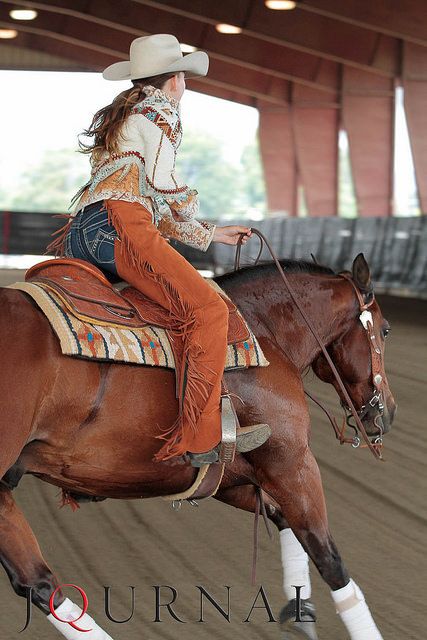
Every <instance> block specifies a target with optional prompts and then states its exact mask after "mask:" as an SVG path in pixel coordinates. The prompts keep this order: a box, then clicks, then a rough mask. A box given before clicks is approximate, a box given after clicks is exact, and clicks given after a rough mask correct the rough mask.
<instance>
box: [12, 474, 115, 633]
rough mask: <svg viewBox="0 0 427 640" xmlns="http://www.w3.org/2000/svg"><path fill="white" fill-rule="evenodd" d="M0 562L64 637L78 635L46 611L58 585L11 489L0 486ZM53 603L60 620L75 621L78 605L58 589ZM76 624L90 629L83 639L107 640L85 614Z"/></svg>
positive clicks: (18, 590) (16, 586)
mask: <svg viewBox="0 0 427 640" xmlns="http://www.w3.org/2000/svg"><path fill="white" fill-rule="evenodd" d="M0 562H1V564H2V565H3V567H4V568H5V570H6V573H7V575H8V576H9V580H10V582H11V585H12V587H13V589H14V591H15V592H16V593H17V594H18V595H19V596H23V597H28V592H29V588H30V587H31V588H32V591H31V601H32V603H33V604H35V605H36V607H38V608H39V609H40V610H41V611H43V613H45V614H46V615H47V617H48V620H49V621H50V622H52V624H54V626H55V627H56V628H57V629H58V630H59V631H61V633H62V634H63V635H64V636H65V637H66V638H69V639H70V640H74V639H76V640H77V639H78V638H81V637H82V635H83V634H82V632H81V631H77V630H75V629H73V628H72V627H71V626H70V625H69V623H68V622H59V620H56V619H55V618H54V616H53V615H52V613H50V609H49V599H50V596H51V594H52V593H53V591H55V589H56V588H57V587H58V586H59V585H58V581H57V579H56V577H55V576H54V574H53V573H52V571H51V569H50V568H49V567H48V565H47V564H46V562H45V560H44V558H43V556H42V554H41V551H40V547H39V545H38V542H37V540H36V538H35V536H34V533H33V532H32V530H31V528H30V526H29V524H28V522H27V521H26V519H25V517H24V515H23V513H22V511H21V510H20V509H19V508H18V506H17V505H16V503H15V501H14V499H13V497H12V493H11V491H10V490H9V489H8V488H6V487H5V486H2V487H0ZM53 606H54V609H55V613H56V614H59V617H61V618H62V619H65V618H67V614H69V613H70V617H69V618H68V619H71V620H76V619H77V618H78V616H79V615H80V613H81V609H80V607H77V605H73V603H72V602H71V600H69V599H68V598H64V595H63V593H62V592H61V590H60V589H59V590H58V591H57V592H56V594H55V597H54V603H53ZM58 607H59V609H58ZM85 618H86V619H85ZM78 625H80V626H81V628H82V629H92V631H89V632H88V633H85V634H84V637H85V640H111V638H110V636H109V635H107V634H106V633H105V632H104V631H103V630H102V629H100V627H98V625H97V624H96V622H94V620H92V618H91V617H90V616H88V615H87V614H86V613H85V614H84V616H83V617H82V618H80V620H79V623H78ZM73 634H74V635H73Z"/></svg>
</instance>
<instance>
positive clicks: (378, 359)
mask: <svg viewBox="0 0 427 640" xmlns="http://www.w3.org/2000/svg"><path fill="white" fill-rule="evenodd" d="M338 276H339V277H341V278H344V279H345V280H347V281H348V282H349V283H350V284H351V286H352V287H353V289H354V292H355V293H356V296H357V299H358V302H359V311H360V315H359V320H360V322H361V324H362V326H363V328H364V329H365V331H366V337H367V339H368V345H369V351H370V355H371V372H372V373H371V376H372V385H373V393H372V396H371V397H370V398H369V400H367V402H366V403H365V404H364V405H362V407H361V408H360V409H359V410H358V411H357V415H358V416H359V419H360V420H363V418H365V416H366V415H367V414H368V413H369V412H370V411H372V409H374V408H375V407H377V415H376V416H375V418H374V424H375V426H376V427H377V429H378V431H379V433H380V435H379V436H376V437H375V438H374V440H373V442H372V444H373V445H374V446H375V445H376V446H377V447H378V446H382V442H383V441H382V432H383V428H382V426H381V425H380V424H378V422H377V419H378V418H381V417H382V416H383V415H384V390H383V386H384V377H385V375H384V362H383V357H382V352H381V348H380V347H379V345H378V342H377V339H376V336H375V332H374V321H373V318H372V313H371V312H370V311H369V307H371V306H372V304H373V303H374V300H375V296H374V293H373V290H370V291H369V292H368V293H369V294H370V297H369V301H367V302H366V301H365V300H364V298H363V296H362V294H361V293H360V291H359V289H358V288H357V287H356V285H355V283H354V281H353V279H352V277H351V275H350V274H348V273H346V272H343V273H339V274H338ZM341 405H342V407H343V408H344V410H345V411H347V412H348V415H347V417H346V424H347V425H348V426H349V427H351V428H353V429H355V430H356V426H355V425H353V424H352V423H351V422H350V420H351V418H352V415H351V410H350V408H349V407H348V406H347V405H346V404H345V402H343V401H341ZM352 444H353V446H354V447H358V446H359V445H360V438H359V437H358V436H357V435H356V436H355V438H354V442H353V443H352Z"/></svg>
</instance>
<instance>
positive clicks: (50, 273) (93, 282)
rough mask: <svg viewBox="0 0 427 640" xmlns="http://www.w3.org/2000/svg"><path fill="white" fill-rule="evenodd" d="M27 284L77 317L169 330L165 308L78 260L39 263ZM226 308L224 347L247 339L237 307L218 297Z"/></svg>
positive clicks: (94, 321)
mask: <svg viewBox="0 0 427 640" xmlns="http://www.w3.org/2000/svg"><path fill="white" fill-rule="evenodd" d="M25 280H26V281H27V282H33V283H39V284H40V285H42V286H43V287H45V288H46V289H50V290H52V291H53V292H54V293H56V294H57V296H58V297H59V298H60V299H61V301H62V302H63V304H64V305H65V306H66V307H67V309H68V310H69V311H70V312H71V313H73V314H74V315H76V316H77V317H79V318H81V319H83V320H86V321H89V322H93V323H94V324H96V323H97V322H98V323H99V322H100V323H103V324H112V325H119V326H123V327H127V328H129V329H137V328H142V327H144V326H147V325H154V326H157V327H161V328H162V329H169V325H170V322H169V317H168V311H167V309H164V308H163V307H161V306H160V305H159V304H157V303H156V302H154V301H153V300H151V299H150V298H147V297H146V296H145V295H144V294H143V293H141V292H140V291H138V290H137V289H135V288H134V287H131V286H126V287H125V288H124V289H122V290H121V291H119V290H118V289H116V288H115V287H113V285H112V284H111V282H109V280H108V279H107V278H106V276H105V275H104V274H103V272H102V271H101V270H100V269H98V268H97V267H95V266H94V265H92V264H90V263H89V262H85V261H84V260H79V259H78V258H55V259H52V260H45V261H44V262H40V263H38V264H36V265H34V267H31V269H28V271H27V272H26V274H25ZM220 295H221V297H222V298H223V300H224V301H225V303H226V304H227V306H228V309H229V324H228V337H227V342H228V344H232V343H235V342H242V341H244V340H246V339H247V338H248V337H249V330H248V327H247V325H246V323H245V321H244V319H243V318H242V316H241V315H240V314H239V313H238V310H237V307H236V305H235V304H233V302H232V301H231V300H230V299H229V298H228V297H227V296H225V295H223V294H220Z"/></svg>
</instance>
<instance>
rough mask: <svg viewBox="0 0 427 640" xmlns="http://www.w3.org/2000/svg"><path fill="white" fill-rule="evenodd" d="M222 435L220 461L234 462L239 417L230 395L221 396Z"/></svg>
mask: <svg viewBox="0 0 427 640" xmlns="http://www.w3.org/2000/svg"><path fill="white" fill-rule="evenodd" d="M221 421H222V435H221V444H220V445H219V462H233V460H234V457H235V455H236V430H237V426H238V419H237V416H236V413H235V411H234V407H233V405H232V403H231V399H230V396H228V395H223V396H221Z"/></svg>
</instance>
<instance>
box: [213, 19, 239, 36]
mask: <svg viewBox="0 0 427 640" xmlns="http://www.w3.org/2000/svg"><path fill="white" fill-rule="evenodd" d="M215 29H216V30H217V31H219V32H220V33H242V30H241V28H240V27H236V26H235V25H234V24H225V23H223V22H221V23H220V24H217V25H216V26H215Z"/></svg>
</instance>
